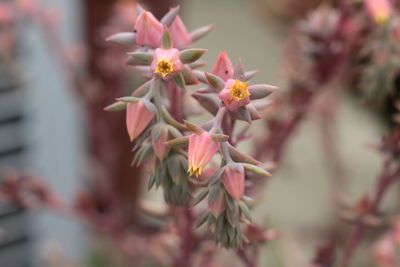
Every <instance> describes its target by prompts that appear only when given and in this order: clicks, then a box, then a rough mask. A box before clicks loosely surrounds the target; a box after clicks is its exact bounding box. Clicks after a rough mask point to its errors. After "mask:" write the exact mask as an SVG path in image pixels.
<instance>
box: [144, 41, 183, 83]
mask: <svg viewBox="0 0 400 267" xmlns="http://www.w3.org/2000/svg"><path fill="white" fill-rule="evenodd" d="M182 68H183V64H182V62H181V60H180V59H179V50H178V49H175V48H171V49H162V48H157V49H156V50H155V51H154V58H153V62H152V63H151V71H152V72H153V73H156V74H159V75H161V76H162V77H163V79H164V80H168V79H169V77H171V76H172V75H173V74H175V73H178V72H180V71H181V70H182Z"/></svg>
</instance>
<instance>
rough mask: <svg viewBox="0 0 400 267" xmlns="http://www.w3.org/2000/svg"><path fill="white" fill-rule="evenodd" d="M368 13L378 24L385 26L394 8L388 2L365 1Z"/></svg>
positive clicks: (382, 0) (385, 0)
mask: <svg viewBox="0 0 400 267" xmlns="http://www.w3.org/2000/svg"><path fill="white" fill-rule="evenodd" d="M365 5H366V8H367V11H368V13H369V15H370V16H371V18H372V19H373V20H374V21H375V22H376V23H378V24H385V23H386V22H387V21H388V20H389V18H390V16H391V13H392V6H391V4H390V2H389V1H388V0H365Z"/></svg>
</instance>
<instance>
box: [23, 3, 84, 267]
mask: <svg viewBox="0 0 400 267" xmlns="http://www.w3.org/2000/svg"><path fill="white" fill-rule="evenodd" d="M42 2H43V3H45V5H44V6H46V7H59V8H60V9H61V10H62V12H60V14H63V16H62V17H61V18H60V19H61V24H60V25H59V29H60V30H59V33H60V34H61V35H62V38H63V39H64V41H65V43H67V44H71V43H74V42H75V41H76V40H79V39H80V38H81V34H82V33H81V32H80V31H81V29H82V27H81V18H80V16H81V12H80V2H81V1H79V0H51V1H50V0H48V1H45V0H42ZM42 37H43V35H42V32H41V31H40V30H39V29H38V27H37V26H35V25H29V26H28V27H26V28H25V34H24V35H23V36H22V39H23V40H26V42H24V48H23V49H22V53H23V54H22V60H23V65H24V66H23V69H24V70H25V71H26V72H25V73H24V75H25V80H26V89H27V95H28V98H27V110H28V111H29V112H28V121H29V123H30V125H29V127H28V130H27V138H28V140H29V142H28V143H29V144H30V146H31V152H30V159H31V163H32V164H31V170H32V171H33V172H35V173H37V174H39V175H41V176H43V177H44V179H45V180H46V181H47V182H48V183H49V184H50V185H51V186H52V187H53V188H54V189H55V190H56V191H57V192H59V193H60V194H61V196H62V197H63V198H64V199H66V200H68V201H71V200H72V199H73V197H74V194H75V192H76V189H77V186H78V185H79V184H80V183H81V180H82V174H83V167H84V158H83V155H84V151H85V144H84V140H83V136H84V135H83V131H84V129H83V127H82V126H83V125H82V121H81V120H80V118H81V114H80V113H81V111H80V110H79V107H78V106H77V104H78V102H77V100H76V99H75V98H74V95H73V93H72V90H71V89H70V88H68V86H67V85H66V83H65V80H64V79H63V76H62V72H63V70H62V69H60V68H59V65H57V63H56V61H55V60H54V58H53V56H52V55H51V54H50V53H49V49H48V47H47V46H46V44H45V43H44V42H43V38H42ZM33 228H34V236H35V239H36V244H35V251H34V255H35V257H38V256H39V255H40V250H42V248H43V246H44V245H46V244H47V243H48V242H49V241H50V240H56V241H57V242H60V243H61V244H62V246H63V247H64V248H65V249H66V251H67V253H68V254H70V255H71V256H72V257H74V258H81V257H82V256H83V253H84V249H85V238H84V236H85V235H84V230H83V227H82V225H81V224H79V223H77V222H75V221H73V220H71V219H66V218H63V217H61V216H57V215H54V214H52V213H50V212H40V214H39V215H35V216H34V225H33ZM36 260H38V259H36ZM38 265H39V266H43V265H42V264H40V263H39V264H38Z"/></svg>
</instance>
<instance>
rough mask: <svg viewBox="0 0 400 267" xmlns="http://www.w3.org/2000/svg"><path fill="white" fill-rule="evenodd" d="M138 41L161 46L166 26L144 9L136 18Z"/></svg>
mask: <svg viewBox="0 0 400 267" xmlns="http://www.w3.org/2000/svg"><path fill="white" fill-rule="evenodd" d="M135 30H136V42H137V44H138V45H148V46H151V47H153V48H155V47H159V46H160V43H161V37H162V35H163V33H164V26H163V25H162V24H161V23H160V22H159V21H158V20H157V19H156V18H155V17H154V15H153V14H152V13H150V12H148V11H143V12H142V14H140V15H139V17H138V18H137V19H136V22H135Z"/></svg>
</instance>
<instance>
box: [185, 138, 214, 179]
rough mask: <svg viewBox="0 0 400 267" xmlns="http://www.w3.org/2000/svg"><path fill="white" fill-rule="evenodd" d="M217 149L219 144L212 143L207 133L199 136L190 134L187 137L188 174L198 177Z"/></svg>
mask: <svg viewBox="0 0 400 267" xmlns="http://www.w3.org/2000/svg"><path fill="white" fill-rule="evenodd" d="M219 148H220V143H219V142H216V141H214V140H213V138H212V135H211V134H210V133H209V132H206V131H204V132H203V133H202V134H200V135H197V134H192V135H191V136H190V137H189V149H188V161H189V162H188V163H189V169H188V172H189V174H190V175H193V174H195V175H196V176H197V177H198V176H199V175H200V174H201V172H202V170H203V169H204V167H205V166H206V165H207V163H208V162H209V161H210V160H211V159H212V157H213V156H214V155H215V154H216V153H217V151H218V150H219Z"/></svg>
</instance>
